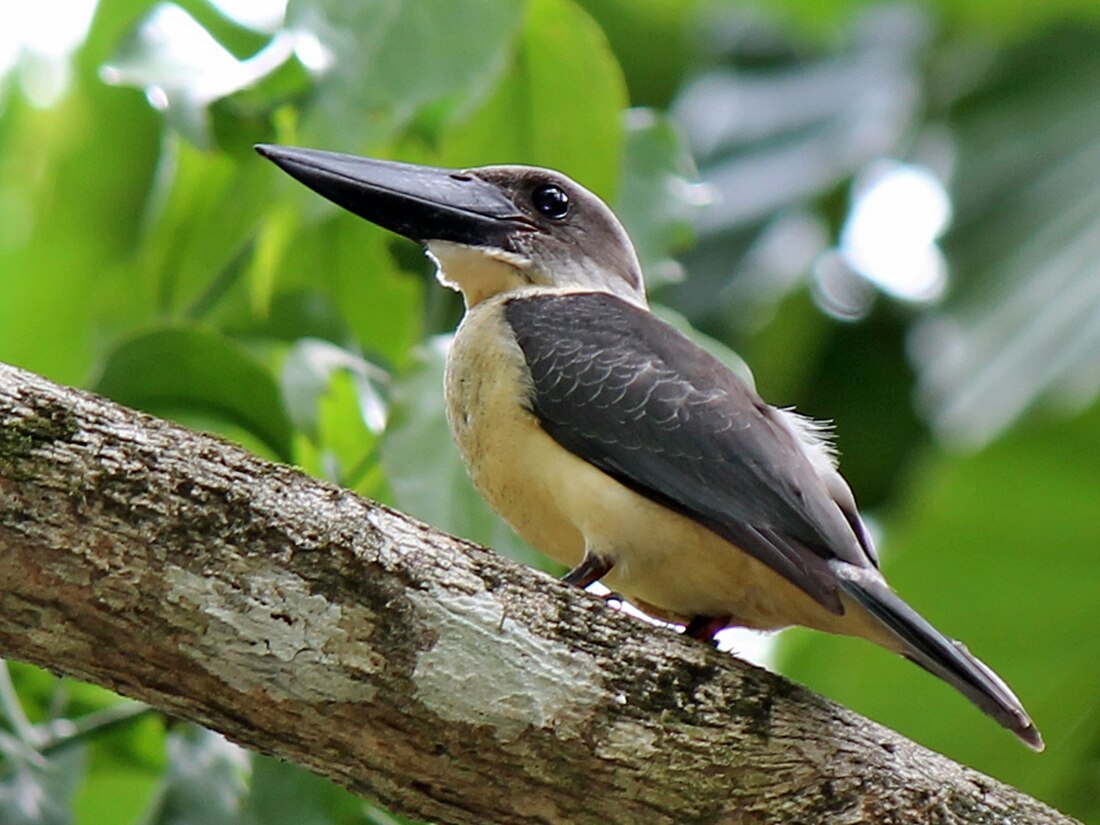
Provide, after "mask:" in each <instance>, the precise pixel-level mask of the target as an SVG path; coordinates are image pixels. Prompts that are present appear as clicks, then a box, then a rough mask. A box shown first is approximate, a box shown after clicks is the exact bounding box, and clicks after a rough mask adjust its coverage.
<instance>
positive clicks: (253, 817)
mask: <svg viewBox="0 0 1100 825" xmlns="http://www.w3.org/2000/svg"><path fill="white" fill-rule="evenodd" d="M365 807H366V806H365V804H364V802H363V800H361V799H360V798H359V797H357V796H355V795H353V794H352V793H351V792H350V791H347V790H344V789H343V788H341V787H340V786H339V785H336V784H334V783H332V782H330V781H328V780H327V779H322V778H321V777H319V776H317V775H315V774H312V773H310V772H309V771H307V770H306V769H305V768H302V767H300V766H298V765H290V764H287V763H286V762H280V761H279V760H277V759H271V758H270V757H266V756H254V757H252V783H251V790H250V793H249V795H248V803H247V805H246V806H245V808H244V811H243V812H242V818H241V819H242V821H243V822H245V823H250V824H251V825H303V824H304V823H309V825H353V823H362V824H363V825H366V823H367V822H368V819H367V817H366V814H365V812H364V809H365Z"/></svg>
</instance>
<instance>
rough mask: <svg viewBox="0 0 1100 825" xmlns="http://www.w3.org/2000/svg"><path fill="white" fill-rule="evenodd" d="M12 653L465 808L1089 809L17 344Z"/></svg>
mask: <svg viewBox="0 0 1100 825" xmlns="http://www.w3.org/2000/svg"><path fill="white" fill-rule="evenodd" d="M0 581H3V583H4V584H3V585H2V587H0V653H2V654H3V655H4V656H11V657H14V658H18V659H23V660H25V661H29V662H34V663H36V664H39V665H42V666H44V667H47V668H50V669H51V670H54V671H58V672H61V673H66V674H69V675H72V676H76V677H78V678H80V679H84V680H87V681H90V682H95V683H98V684H101V685H105V686H107V687H110V688H112V689H114V690H116V691H118V692H119V693H122V694H124V695H127V696H132V697H134V698H136V699H140V700H141V701H143V702H147V703H149V704H151V705H153V706H155V707H157V708H161V709H163V710H164V711H166V712H168V713H171V714H175V715H177V716H181V717H184V718H187V719H191V720H194V721H197V722H200V723H202V724H204V725H207V726H208V727H211V728H214V729H216V730H219V731H222V732H223V733H225V734H226V735H227V736H229V737H230V738H231V739H234V740H235V741H237V742H240V743H241V744H244V745H247V746H248V747H251V748H255V749H257V750H259V751H263V752H264V753H269V754H273V755H275V756H278V757H280V758H283V759H287V760H290V761H293V762H297V763H300V764H302V765H305V766H307V767H309V768H310V769H312V770H314V771H316V772H317V773H320V774H322V775H324V776H327V777H330V778H331V779H334V780H336V781H337V782H340V783H342V784H344V785H346V786H347V787H349V788H351V789H352V790H354V791H356V792H358V793H362V794H364V795H366V796H369V797H372V798H374V799H377V800H379V801H380V802H382V803H384V804H386V805H388V806H390V807H391V808H393V809H395V810H397V811H399V812H402V813H405V814H409V815H411V816H414V817H418V818H422V819H431V820H435V821H439V822H445V823H471V824H476V825H483V823H489V822H497V823H516V824H517V825H519V824H522V823H540V824H543V825H544V824H545V823H570V825H584V824H585V823H601V824H604V825H605V824H606V823H631V825H634V824H635V823H764V822H784V823H787V822H841V821H842V822H853V821H859V822H906V823H924V822H929V823H931V822H935V823H962V822H976V821H982V822H985V821H997V822H999V823H1039V822H1042V823H1045V824H1046V825H1049V824H1050V823H1068V822H1070V821H1071V820H1069V819H1067V818H1065V817H1063V816H1061V815H1060V814H1058V813H1056V812H1055V811H1052V810H1051V809H1049V808H1047V807H1046V806H1044V805H1042V804H1040V803H1038V802H1036V801H1035V800H1033V799H1031V798H1029V797H1027V796H1025V795H1023V794H1021V793H1020V792H1018V791H1016V790H1013V789H1012V788H1009V787H1007V786H1005V785H1002V784H1000V783H998V782H996V781H994V780H992V779H989V778H987V777H985V776H983V775H981V774H979V773H977V772H975V771H972V770H969V769H967V768H964V767H961V766H959V765H957V764H955V763H953V762H951V761H949V760H947V759H945V758H944V757H942V756H939V755H936V754H934V753H931V752H929V751H927V750H925V749H923V748H921V747H919V746H917V745H915V744H913V743H911V742H909V741H907V740H905V739H903V738H901V737H900V736H898V735H897V734H895V733H893V732H891V731H889V730H886V729H884V728H882V727H880V726H878V725H876V724H874V723H872V722H869V721H867V720H865V719H863V718H861V717H859V716H857V715H856V714H854V713H852V712H850V711H847V710H845V709H843V708H840V707H838V706H836V705H834V704H832V703H830V702H828V701H826V700H824V699H822V698H820V697H818V696H816V695H814V694H812V693H810V692H809V691H807V690H805V689H803V688H801V687H798V686H796V685H794V684H791V683H790V682H788V681H786V680H784V679H782V678H780V677H778V676H775V675H773V674H770V673H768V672H766V671H763V670H760V669H757V668H755V667H752V666H750V665H748V664H745V663H743V662H740V661H738V660H737V659H735V658H733V657H731V656H729V655H726V654H722V653H719V652H717V651H714V650H712V649H711V648H709V647H708V646H706V645H702V644H699V643H697V642H693V641H690V640H686V639H682V638H679V637H678V636H676V635H674V634H673V633H671V632H666V631H664V630H659V629H656V630H655V629H653V628H650V627H648V626H644V625H641V624H639V623H638V622H636V621H635V620H633V619H630V618H629V617H626V616H623V615H621V614H619V613H617V612H615V611H614V610H610V609H608V608H607V607H606V606H605V605H604V604H603V602H602V601H601V600H599V599H597V598H595V597H592V596H589V595H587V594H584V593H582V592H579V591H576V590H574V589H571V588H569V587H566V586H564V585H561V584H559V583H558V582H556V581H554V580H553V579H551V578H550V577H548V576H545V575H543V574H541V573H539V572H537V571H534V570H530V569H527V568H525V567H522V566H519V565H517V564H514V563H512V562H510V561H508V560H506V559H503V558H501V557H499V556H497V555H495V554H494V553H492V552H490V551H487V550H484V549H482V548H480V547H476V546H473V545H470V544H467V543H465V542H461V541H457V540H455V539H453V538H450V537H448V536H446V535H443V534H441V533H439V532H437V531H435V530H432V529H431V528H429V527H427V526H425V525H422V524H419V523H417V522H415V521H413V520H411V519H409V518H408V517H406V516H403V515H401V514H400V513H397V512H394V511H393V510H390V509H389V508H386V507H382V506H379V505H376V504H372V503H370V502H368V501H364V500H363V499H361V498H359V497H357V496H355V495H354V494H352V493H349V492H346V491H344V490H340V489H337V488H335V487H333V486H331V485H328V484H324V483H321V482H318V481H315V480H313V479H311V478H308V477H306V476H305V475H303V474H302V473H300V472H297V471H295V470H293V469H290V468H288V467H282V466H277V465H273V464H270V463H268V462H265V461H262V460H260V459H258V458H256V457H255V456H252V455H250V454H249V453H247V452H245V451H244V450H241V449H239V448H237V447H234V446H231V445H229V444H226V443H224V442H222V441H219V440H217V439H214V438H211V437H208V436H205V435H199V434H196V433H193V432H189V431H187V430H184V429H182V428H180V427H177V426H174V425H172V424H169V423H166V422H163V421H159V420H156V419H154V418H151V417H149V416H146V415H143V414H140V413H136V412H133V411H130V410H127V409H125V408H122V407H119V406H117V405H115V404H112V403H110V402H107V401H105V400H103V399H101V398H98V397H96V396H93V395H90V394H88V393H85V392H80V391H77V390H72V389H67V388H63V387H59V386H57V385H54V384H51V383H50V382H48V381H46V380H45V379H42V378H39V377H37V376H35V375H32V374H30V373H27V372H23V371H21V370H18V369H14V368H11V367H6V366H3V365H0Z"/></svg>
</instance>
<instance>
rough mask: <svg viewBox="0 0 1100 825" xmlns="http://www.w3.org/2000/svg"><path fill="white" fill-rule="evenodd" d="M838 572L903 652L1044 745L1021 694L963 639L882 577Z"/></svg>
mask: <svg viewBox="0 0 1100 825" xmlns="http://www.w3.org/2000/svg"><path fill="white" fill-rule="evenodd" d="M845 567H848V565H845ZM837 572H838V573H839V574H840V575H838V579H839V583H840V585H841V587H842V588H843V590H844V592H845V593H846V594H847V595H848V596H849V597H851V598H852V599H853V600H854V601H855V602H857V603H858V604H859V605H860V606H862V607H863V608H864V609H865V610H866V611H867V612H868V613H870V614H871V615H872V616H874V617H875V618H876V619H878V620H879V621H880V622H881V623H882V624H883V625H884V626H885V627H886V629H887V630H889V631H890V633H891V634H892V635H893V636H894V637H896V638H897V639H898V641H899V642H901V651H902V655H903V656H905V657H906V658H907V659H909V660H910V661H913V662H916V663H917V664H918V665H920V666H921V667H923V668H924V669H925V670H927V671H928V672H929V673H932V674H933V675H935V676H938V677H939V678H941V679H943V680H944V681H945V682H947V683H948V684H949V685H952V686H953V687H954V688H955V689H956V690H958V691H959V692H960V693H962V694H963V695H964V696H965V697H966V698H967V699H969V700H970V701H971V702H973V703H974V704H975V705H977V706H978V707H979V708H981V709H982V710H983V711H984V712H985V713H988V714H989V715H990V716H992V717H993V718H994V719H996V720H997V721H998V722H999V723H1000V724H1001V725H1003V726H1004V727H1006V728H1008V729H1009V730H1010V731H1012V732H1013V733H1014V734H1016V735H1017V736H1018V737H1019V738H1020V739H1021V740H1022V741H1023V743H1024V744H1025V745H1027V746H1028V747H1029V748H1032V749H1033V750H1036V751H1041V750H1042V749H1043V739H1042V737H1041V736H1040V735H1039V731H1038V730H1037V729H1036V728H1035V724H1034V723H1033V722H1032V721H1031V717H1029V716H1028V715H1027V711H1025V710H1024V706H1023V705H1021V704H1020V700H1019V699H1017V698H1016V695H1015V694H1014V693H1013V692H1012V691H1011V690H1010V689H1009V687H1008V685H1006V684H1005V683H1004V680H1002V679H1001V677H999V676H998V675H997V674H996V673H994V672H993V671H992V670H991V669H990V668H989V667H987V666H986V665H985V664H984V663H982V662H981V661H979V660H978V659H977V658H976V657H975V656H973V655H971V653H970V651H969V650H967V649H966V646H965V645H964V644H962V643H961V642H957V641H955V640H954V639H949V638H947V637H946V636H944V635H943V634H942V633H940V632H939V631H938V630H936V628H934V627H932V625H931V624H929V623H928V622H927V621H926V620H925V619H924V618H922V617H921V616H920V615H919V614H918V613H917V612H916V611H915V610H913V608H911V607H910V606H909V605H907V604H906V603H905V602H904V601H902V600H901V598H900V597H898V596H897V594H895V593H894V591H892V590H891V589H890V587H889V586H888V585H887V584H886V583H885V582H884V581H882V580H881V579H878V578H872V577H870V576H864V575H852V572H850V571H848V570H845V571H843V572H842V571H839V570H838V571H837ZM859 572H860V573H862V571H859Z"/></svg>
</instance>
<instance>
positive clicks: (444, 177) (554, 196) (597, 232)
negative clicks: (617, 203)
mask: <svg viewBox="0 0 1100 825" xmlns="http://www.w3.org/2000/svg"><path fill="white" fill-rule="evenodd" d="M256 150H257V151H258V152H259V153H260V154H261V155H263V156H264V157H266V158H268V159H269V160H271V161H273V162H274V163H276V164H277V165H278V166H279V167H280V168H282V169H283V170H284V171H286V172H287V173H289V174H290V175H292V176H293V177H295V178H297V179H298V180H299V181H301V182H302V183H304V184H305V185H306V186H308V187H310V188H311V189H313V190H314V191H316V192H317V193H319V194H321V195H324V196H325V197H326V198H328V199H329V200H331V201H332V202H334V203H336V204H338V205H339V206H342V207H343V208H345V209H347V210H348V211H350V212H353V213H354V214H356V215H359V216H360V217H362V218H365V219H367V220H368V221H371V222H372V223H375V224H378V225H379V226H382V227H384V228H386V229H389V230H391V231H393V232H396V233H398V234H400V235H404V236H405V237H406V238H411V239H412V240H414V241H418V242H420V243H422V244H424V246H425V247H426V248H427V250H428V252H429V254H430V255H431V256H432V258H434V259H435V261H436V263H437V264H438V266H439V278H440V280H441V281H443V283H445V284H446V285H448V286H451V287H453V288H455V289H459V290H461V291H462V294H463V296H464V297H465V299H466V304H467V305H468V306H473V305H475V304H477V303H479V302H481V301H483V300H484V299H486V298H489V297H491V296H493V295H496V294H499V293H503V292H513V291H519V290H525V289H531V288H533V287H542V288H546V287H550V288H556V289H562V290H578V291H599V292H610V293H613V294H615V295H618V296H619V297H621V298H624V299H626V300H628V301H631V302H632V303H635V304H639V305H642V306H645V303H646V298H645V286H644V284H643V282H642V273H641V267H640V265H639V264H638V257H637V255H636V254H635V252H634V245H633V244H632V243H631V242H630V238H629V237H628V236H627V234H626V230H624V229H623V227H622V224H620V223H619V221H618V219H617V218H616V217H615V215H614V213H612V211H611V210H610V209H609V208H608V207H607V206H606V205H605V204H604V203H603V201H601V200H600V199H599V198H598V197H596V196H595V195H594V194H592V193H591V192H589V191H588V190H587V189H585V188H584V187H583V186H581V185H580V184H578V183H576V182H574V181H572V180H570V179H569V178H567V177H566V176H565V175H562V174H561V173H559V172H553V171H550V170H548V169H539V168H537V167H533V166H483V167H479V168H476V169H464V170H457V169H439V168H435V167H431V166H417V165H414V164H409V163H397V162H394V161H385V160H373V159H370V158H361V157H356V156H354V155H344V154H339V153H336V152H323V151H319V150H315V149H297V148H291V147H285V146H271V145H260V146H257V147H256Z"/></svg>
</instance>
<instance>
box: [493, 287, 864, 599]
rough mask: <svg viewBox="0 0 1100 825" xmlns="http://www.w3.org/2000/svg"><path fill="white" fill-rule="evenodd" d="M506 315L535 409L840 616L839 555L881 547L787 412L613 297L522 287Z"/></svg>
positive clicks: (859, 557)
mask: <svg viewBox="0 0 1100 825" xmlns="http://www.w3.org/2000/svg"><path fill="white" fill-rule="evenodd" d="M505 317H506V319H507V321H508V324H509V326H510V327H511V328H512V331H513V333H514V334H515V337H516V341H517V342H518V344H519V346H520V349H521V350H522V351H523V354H524V357H525V359H526V362H527V366H528V368H529V370H530V375H531V381H532V385H533V386H532V393H531V400H530V405H531V410H532V412H533V413H534V414H535V415H536V416H537V418H538V420H539V422H540V423H541V425H542V427H543V429H544V430H545V431H546V432H547V433H548V434H549V435H550V436H551V437H552V438H553V439H554V440H555V441H557V442H558V443H559V444H561V445H562V446H563V447H565V448H566V449H567V450H569V451H570V452H572V453H573V454H574V455H577V456H579V457H580V458H583V459H584V460H586V461H588V462H590V463H591V464H594V465H595V466H597V467H599V468H600V469H601V470H603V471H604V472H606V473H607V474H608V475H610V476H612V477H613V478H615V479H616V480H618V481H619V482H621V483H622V484H624V485H626V486H628V487H630V488H631V489H633V490H635V491H636V492H638V493H640V494H642V495H644V496H646V497H648V498H650V499H652V500H654V501H656V502H658V503H660V504H663V505H665V506H667V507H669V508H671V509H673V510H675V511H676V512H679V513H681V514H683V515H685V516H687V517H689V518H692V519H694V520H695V521H697V522H699V523H700V524H703V525H704V526H706V527H707V528H709V529H710V530H713V531H714V532H715V533H717V534H718V535H720V536H722V537H723V538H726V539H727V540H729V541H731V542H732V543H734V544H736V545H737V546H738V547H740V548H741V549H742V550H744V551H746V552H748V553H750V554H752V555H753V556H754V557H756V558H757V559H759V560H760V561H761V562H763V563H764V564H767V565H768V566H769V567H771V568H773V569H774V570H776V571H777V572H778V573H780V574H781V575H783V576H785V577H786V578H787V579H789V580H790V581H792V582H793V583H794V584H796V585H798V586H799V587H800V588H802V589H803V590H805V591H806V592H807V593H808V594H809V595H811V596H812V597H813V598H814V599H815V600H817V601H818V602H819V603H821V604H822V605H823V606H825V607H826V608H828V609H829V610H832V611H833V612H835V613H838V614H839V613H841V612H842V608H841V605H840V601H839V597H838V595H837V582H836V577H835V574H834V573H833V572H832V571H831V570H830V569H829V566H828V562H829V561H830V560H833V559H840V560H843V561H846V562H848V563H850V564H854V565H856V566H858V567H869V566H874V557H873V551H872V550H871V548H870V545H869V542H868V541H867V540H866V536H865V532H864V531H863V529H862V525H861V524H860V523H859V517H858V514H856V513H855V510H854V502H850V497H851V495H850V493H848V499H849V501H843V500H841V501H838V500H837V496H836V495H835V493H837V492H842V491H846V490H847V486H846V485H844V483H843V480H842V479H840V476H839V475H838V474H836V472H835V470H832V474H833V475H835V476H836V479H831V476H829V473H828V472H823V471H821V470H820V469H819V468H818V467H815V466H814V461H813V460H812V459H811V456H810V454H809V453H808V452H807V450H806V447H805V446H804V444H803V441H802V438H801V437H800V433H799V432H798V430H797V428H796V427H794V426H792V424H791V422H790V420H789V419H787V418H785V416H786V415H787V414H786V413H784V412H783V411H781V410H777V409H775V408H774V407H771V406H769V405H767V404H766V403H764V402H763V401H762V400H761V399H760V397H759V396H758V395H757V394H756V393H755V392H754V391H753V390H752V389H751V388H750V387H748V386H747V385H746V384H745V383H744V382H743V381H741V379H740V378H738V377H737V376H736V375H735V374H734V373H733V372H732V371H730V370H729V368H727V367H726V366H725V365H724V364H722V363H721V362H720V361H718V360H717V359H716V358H714V357H713V356H711V355H710V354H709V353H707V352H705V351H704V350H702V349H700V348H699V347H698V346H697V345H695V344H694V343H692V342H691V341H690V340H688V339H687V338H686V337H684V336H683V335H682V334H680V333H679V332H677V331H676V330H675V329H673V328H672V327H671V326H669V325H668V324H666V323H665V322H664V321H661V320H660V319H659V318H657V317H656V316H654V315H653V314H652V313H649V312H647V311H645V310H644V309H641V308H639V307H636V306H634V305H632V304H630V303H628V302H626V301H623V300H621V299H619V298H617V297H615V296H613V295H609V294H606V293H598V292H591V293H588V292H586V293H569V294H542V295H533V296H521V297H516V298H512V299H510V300H509V301H508V302H507V303H506V305H505ZM838 480H839V485H840V487H838V485H837V481H838ZM841 498H842V497H841ZM849 511H850V512H849ZM853 519H854V522H855V523H853V522H852V520H853Z"/></svg>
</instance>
